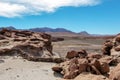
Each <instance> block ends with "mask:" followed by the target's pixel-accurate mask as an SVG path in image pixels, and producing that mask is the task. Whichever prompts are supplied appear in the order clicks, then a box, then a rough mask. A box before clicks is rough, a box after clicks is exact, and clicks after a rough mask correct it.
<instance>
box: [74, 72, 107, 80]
mask: <svg viewBox="0 0 120 80" xmlns="http://www.w3.org/2000/svg"><path fill="white" fill-rule="evenodd" d="M74 80H109V79H108V78H107V77H105V76H102V75H94V74H90V73H82V74H80V75H78V76H77V77H76V78H75V79H74Z"/></svg>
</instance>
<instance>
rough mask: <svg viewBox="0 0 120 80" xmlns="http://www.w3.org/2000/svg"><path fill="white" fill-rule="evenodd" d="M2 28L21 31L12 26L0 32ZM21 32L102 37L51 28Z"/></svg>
mask: <svg viewBox="0 0 120 80" xmlns="http://www.w3.org/2000/svg"><path fill="white" fill-rule="evenodd" d="M3 28H7V29H12V30H22V29H16V28H15V27H13V26H9V27H0V30H1V29H3ZM23 30H29V31H34V32H46V33H50V34H53V35H59V34H61V33H63V34H64V35H71V36H72V35H73V36H74V35H81V36H102V35H99V34H89V33H88V32H86V31H81V32H79V33H75V32H72V31H70V30H67V29H64V28H56V29H53V28H48V27H42V28H31V29H23ZM63 34H62V35H63Z"/></svg>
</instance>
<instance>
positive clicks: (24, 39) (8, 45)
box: [0, 29, 61, 61]
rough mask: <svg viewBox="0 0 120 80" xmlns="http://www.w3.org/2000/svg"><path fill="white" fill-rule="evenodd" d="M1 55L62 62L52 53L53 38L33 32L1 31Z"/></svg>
mask: <svg viewBox="0 0 120 80" xmlns="http://www.w3.org/2000/svg"><path fill="white" fill-rule="evenodd" d="M0 55H20V56H22V57H23V58H25V59H28V60H33V61H56V60H57V61H61V60H60V59H61V58H60V57H59V55H57V54H53V52H52V44H51V36H50V35H48V34H46V33H37V32H31V31H18V30H8V29H3V30H1V31H0Z"/></svg>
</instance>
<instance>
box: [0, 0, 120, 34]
mask: <svg viewBox="0 0 120 80" xmlns="http://www.w3.org/2000/svg"><path fill="white" fill-rule="evenodd" d="M119 3H120V0H0V26H1V27H4V26H14V27H16V28H19V29H28V28H34V27H51V28H58V27H59V28H66V29H69V30H72V31H75V32H80V31H88V32H89V33H93V34H94V33H99V34H116V33H119V32H120V5H119Z"/></svg>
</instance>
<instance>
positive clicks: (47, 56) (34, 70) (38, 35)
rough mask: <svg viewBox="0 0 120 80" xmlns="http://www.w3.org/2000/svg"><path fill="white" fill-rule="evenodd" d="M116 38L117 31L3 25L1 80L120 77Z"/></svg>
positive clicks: (103, 79)
mask: <svg viewBox="0 0 120 80" xmlns="http://www.w3.org/2000/svg"><path fill="white" fill-rule="evenodd" d="M71 35H72V36H71ZM119 42H120V35H119V34H118V35H104V36H103V35H102V36H101V35H99V36H98V35H97V36H96V35H85V34H75V33H72V32H35V31H34V32H33V31H28V30H13V29H7V28H3V29H1V30H0V80H120V74H119V72H120V71H119V69H120V64H119V62H120V57H119V54H120V52H119V51H120V47H119Z"/></svg>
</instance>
